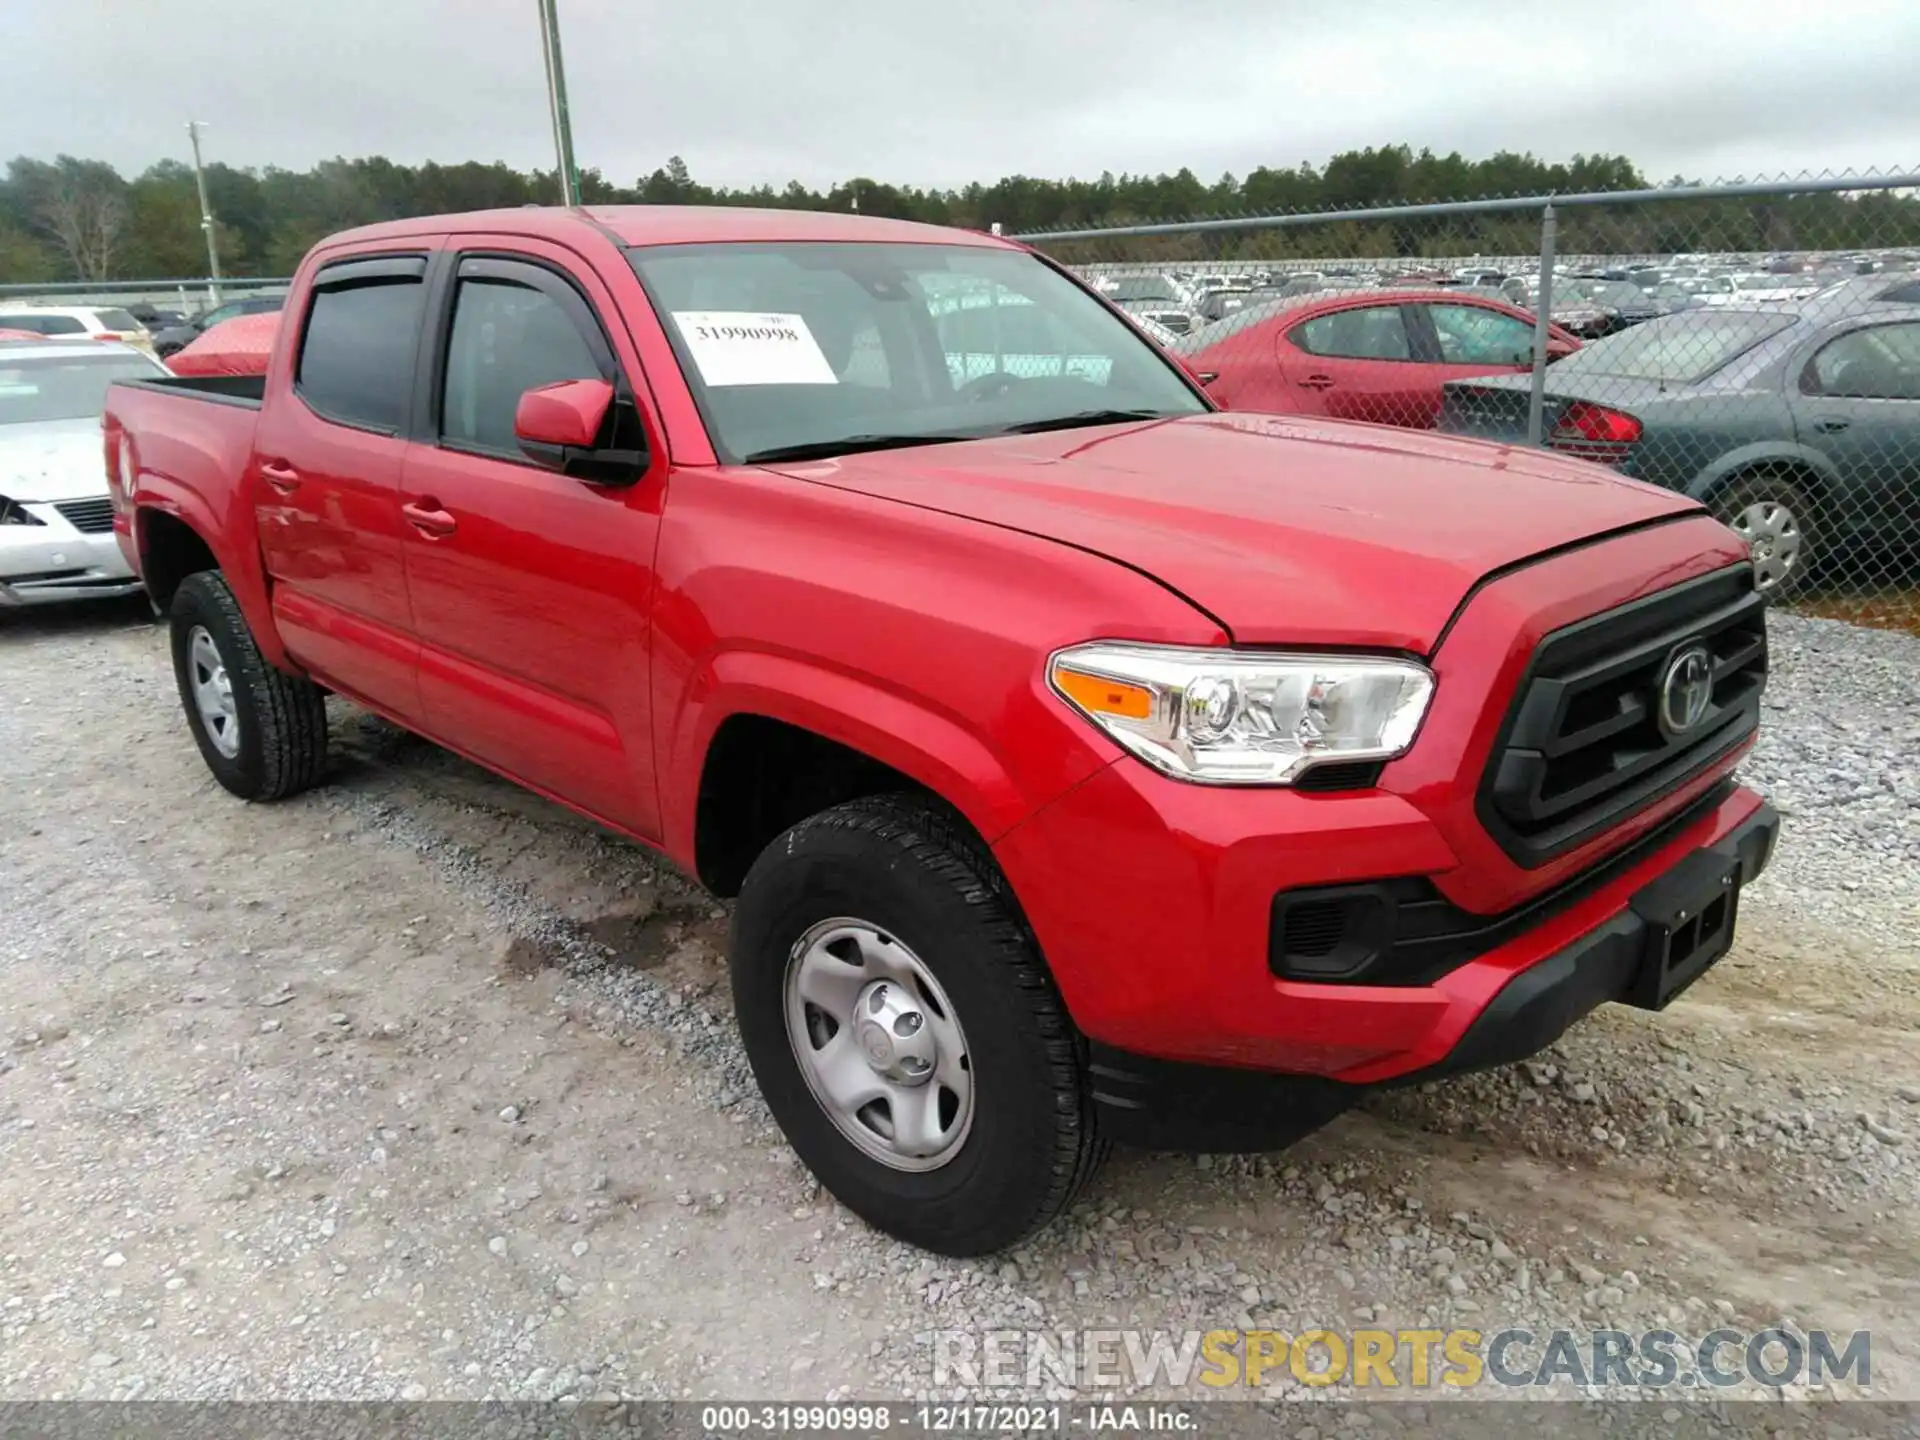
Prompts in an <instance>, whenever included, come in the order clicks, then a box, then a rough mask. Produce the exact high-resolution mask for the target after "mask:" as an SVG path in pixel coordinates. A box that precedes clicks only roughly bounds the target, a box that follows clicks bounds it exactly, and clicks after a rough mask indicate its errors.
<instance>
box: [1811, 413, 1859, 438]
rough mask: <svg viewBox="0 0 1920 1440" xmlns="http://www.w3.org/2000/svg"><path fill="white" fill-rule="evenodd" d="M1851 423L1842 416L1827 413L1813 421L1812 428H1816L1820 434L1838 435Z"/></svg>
mask: <svg viewBox="0 0 1920 1440" xmlns="http://www.w3.org/2000/svg"><path fill="white" fill-rule="evenodd" d="M1851 424H1853V422H1852V421H1851V420H1848V419H1846V418H1844V417H1843V416H1839V415H1828V416H1825V417H1823V418H1821V419H1819V420H1816V421H1814V422H1813V428H1814V429H1816V430H1818V431H1819V432H1820V433H1821V434H1822V435H1838V434H1839V433H1840V432H1841V431H1842V430H1844V429H1846V428H1847V427H1848V426H1849V425H1851Z"/></svg>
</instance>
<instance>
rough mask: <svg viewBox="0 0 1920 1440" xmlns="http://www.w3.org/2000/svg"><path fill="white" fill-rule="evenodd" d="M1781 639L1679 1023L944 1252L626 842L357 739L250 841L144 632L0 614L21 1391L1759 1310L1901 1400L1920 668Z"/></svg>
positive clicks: (125, 1391) (548, 1386)
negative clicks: (1722, 903) (957, 1335)
mask: <svg viewBox="0 0 1920 1440" xmlns="http://www.w3.org/2000/svg"><path fill="white" fill-rule="evenodd" d="M1774 647H1775V666H1776V678H1775V681H1774V684H1773V688H1772V690H1771V691H1770V697H1769V703H1770V705H1771V706H1773V707H1774V708H1773V709H1772V711H1771V712H1770V714H1769V716H1768V720H1769V729H1768V732H1767V735H1766V738H1765V740H1764V741H1763V743H1762V746H1761V748H1760V750H1759V752H1758V753H1757V754H1756V756H1755V758H1754V760H1753V762H1752V764H1751V765H1750V767H1749V775H1750V778H1751V779H1753V780H1754V781H1755V782H1756V783H1758V784H1760V785H1761V786H1762V787H1763V788H1764V789H1765V790H1766V791H1767V792H1768V794H1769V795H1770V796H1771V797H1772V798H1773V799H1774V801H1775V803H1777V804H1778V805H1779V806H1780V807H1781V808H1782V809H1783V810H1785V811H1786V812H1787V814H1788V817H1789V818H1788V830H1787V838H1786V840H1785V842H1784V843H1783V846H1782V850H1781V853H1780V856H1779V857H1778V860H1777V861H1776V864H1775V867H1774V869H1773V871H1772V872H1770V874H1769V875H1768V876H1767V877H1766V878H1765V879H1764V880H1763V881H1762V882H1761V883H1759V884H1758V885H1756V886H1754V887H1752V889H1751V891H1750V892H1749V893H1748V895H1747V896H1746V897H1745V901H1744V903H1745V914H1744V916H1743V931H1742V940H1741V944H1740V945H1739V947H1738V948H1737V949H1736V951H1735V953H1734V954H1733V955H1732V956H1730V957H1729V958H1728V959H1727V960H1726V961H1725V962H1723V963H1722V965H1721V966H1719V967H1717V968H1716V970H1715V971H1714V973H1713V974H1712V975H1710V976H1709V977H1707V979H1706V980H1704V981H1703V982H1701V984H1700V985H1698V986H1696V987H1695V988H1694V990H1693V991H1690V992H1689V994H1688V995H1687V996H1686V997H1685V998H1684V999H1683V1000H1682V1001H1680V1002H1679V1003H1678V1004H1676V1005H1675V1006H1674V1007H1673V1008H1672V1009H1671V1010H1669V1011H1668V1012H1666V1013H1665V1014H1662V1015H1659V1016H1648V1015H1643V1014H1641V1013H1639V1012H1634V1011H1628V1010H1623V1009H1619V1008H1618V1007H1610V1008H1609V1009H1608V1010H1606V1011H1603V1012H1602V1013H1600V1014H1598V1015H1596V1016H1595V1017H1593V1018H1592V1019H1591V1020H1590V1021H1589V1022H1588V1023H1587V1024H1585V1025H1583V1026H1581V1027H1580V1028H1578V1029H1577V1030H1576V1031H1574V1032H1573V1033H1572V1034H1570V1035H1569V1036H1568V1037H1566V1038H1565V1039H1564V1040H1563V1041H1562V1042H1561V1044H1559V1045H1558V1046H1556V1047H1554V1048H1553V1050H1551V1051H1549V1052H1548V1053H1547V1054H1545V1055H1543V1056H1541V1057H1539V1058H1538V1059H1537V1060H1536V1061H1534V1062H1531V1063H1529V1064H1527V1065H1524V1066H1520V1067H1515V1068H1513V1069H1510V1070H1507V1071H1502V1072H1495V1073H1492V1074H1487V1075H1480V1076H1471V1077H1465V1078H1462V1079H1459V1080H1455V1081H1452V1082H1448V1083H1445V1084H1439V1085H1433V1086H1429V1087H1424V1088H1422V1089H1419V1090H1415V1091H1407V1092H1398V1093H1393V1094H1387V1095H1382V1096H1379V1097H1377V1098H1375V1099H1373V1100H1370V1101H1369V1102H1368V1103H1367V1104H1366V1105H1365V1106H1364V1107H1362V1109H1361V1110H1360V1111H1358V1112H1356V1113H1354V1114H1352V1115H1350V1116H1348V1117H1345V1118H1343V1119H1342V1120H1341V1121H1339V1122H1337V1123H1336V1124H1335V1125H1333V1126H1331V1127H1329V1128H1328V1129H1327V1130H1326V1131H1324V1132H1322V1133H1321V1134H1320V1135H1317V1136H1315V1137H1313V1138H1312V1139H1310V1140H1308V1141H1306V1142H1304V1143H1303V1144H1301V1145H1300V1146H1297V1147H1296V1148H1295V1149H1294V1150H1292V1151H1290V1152H1287V1153H1285V1154H1282V1155H1276V1156H1268V1157H1239V1156H1231V1157H1215V1156H1201V1157H1171V1156H1147V1155H1137V1154H1123V1155H1121V1156H1119V1157H1117V1158H1116V1160H1115V1161H1114V1162H1113V1163H1112V1164H1111V1165H1110V1166H1109V1168H1108V1169H1107V1170H1106V1171H1105V1172H1104V1173H1103V1175H1102V1177H1101V1179H1100V1180H1099V1181H1098V1182H1097V1183H1096V1184H1095V1185H1094V1187H1093V1188H1092V1189H1091V1191H1090V1192H1089V1194H1088V1195H1087V1197H1086V1198H1085V1199H1084V1200H1083V1202H1082V1203H1081V1204H1080V1206H1079V1207H1078V1208H1077V1209H1076V1210H1075V1212H1074V1213H1073V1214H1072V1215H1071V1216H1070V1217H1069V1218H1068V1220H1067V1221H1066V1222H1065V1223H1063V1224H1061V1225H1059V1226H1056V1227H1055V1228H1054V1229H1052V1230H1050V1231H1049V1232H1047V1233H1046V1234H1045V1235H1043V1236H1041V1237H1039V1238H1038V1239H1037V1240H1035V1241H1034V1242H1032V1243H1031V1244H1029V1245H1027V1246H1025V1247H1023V1248H1022V1249H1021V1250H1019V1251H1017V1252H1015V1253H1012V1254H1010V1255H1007V1256H1002V1257H997V1258H995V1259H994V1260H991V1261H986V1262H980V1263H957V1262H950V1261H945V1260H941V1259H938V1258H935V1257H929V1256H926V1255H924V1254H922V1253H919V1252H916V1251H913V1250H910V1249H908V1248H907V1247H904V1246H901V1245H899V1244H896V1243H895V1242H893V1241H891V1240H888V1239H885V1238H884V1237H881V1236H878V1235H876V1234H874V1233H873V1232H871V1231H869V1230H868V1229H867V1228H866V1227H865V1226H864V1225H862V1224H861V1223H860V1222H858V1221H857V1220H854V1219H853V1218H852V1217H851V1216H849V1215H848V1214H847V1213H846V1212H845V1211H843V1210H841V1209H840V1208H839V1207H838V1206H837V1205H836V1204H835V1203H834V1202H832V1201H831V1199H830V1198H828V1197H825V1196H823V1195H822V1194H821V1193H820V1192H819V1190H818V1187H817V1186H816V1185H815V1184H814V1183H813V1182H812V1180H811V1178H810V1177H809V1176H808V1175H806V1174H805V1172H804V1171H803V1170H801V1169H800V1168H799V1167H798V1165H797V1164H796V1162H795V1160H794V1157H793V1155H792V1152H791V1151H790V1150H789V1149H788V1148H787V1146H786V1145H785V1144H784V1142H783V1141H782V1140H781V1139H780V1137H779V1135H778V1134H777V1132H776V1131H775V1130H774V1129H773V1127H772V1125H771V1123H770V1120H769V1118H768V1116H767V1114H766V1112H765V1109H764V1107H763V1106H762V1104H761V1103H760V1101H759V1099H758V1096H757V1094H756V1093H755V1091H754V1088H753V1085H752V1083H751V1078H750V1076H749V1075H748V1074H747V1071H746V1067H745V1063H744V1060H743V1057H742V1056H741V1053H740V1048H739V1042H738V1037H737V1035H736V1033H735V1031H734V1029H733V1025H732V1021H731V1017H730V1015H729V1014H728V1006H727V999H726V994H725V987H724V969H723V966H722V963H721V958H720V957H721V953H722V950H721V947H722V944H723V937H724V932H725V912H724V910H723V909H722V908H720V907H717V906H715V905H714V904H713V903H712V902H711V901H710V900H708V899H706V898H705V897H704V896H702V895H700V894H699V893H697V892H696V891H694V890H692V889H691V888H690V887H689V886H688V885H687V884H686V883H685V882H684V881H682V880H680V879H679V878H678V877H676V876H674V875H673V874H671V873H669V872H667V871H665V870H664V869H663V868H661V867H658V866H656V865H655V864H654V863H653V862H652V861H650V860H649V859H648V858H647V857H646V856H645V855H644V854H643V853H642V852H640V851H638V850H636V849H635V848H634V847H632V846H630V845H627V844H625V843H624V842H621V841H619V840H616V839H613V838H611V837H608V836H606V835H604V834H602V833H600V832H598V831H596V830H594V829H592V828H591V827H589V826H586V825H584V824H582V823H581V822H579V821H577V820H576V819H574V818H573V817H571V816H569V815H567V814H565V813H563V812H561V811H559V810H557V809H555V808H554V807H551V806H548V805H545V804H544V803H542V802H539V801H537V800H535V799H532V798H531V797H528V796H525V795H523V794H521V793H519V792H517V791H515V790H513V789H512V788H510V787H508V786H505V785H503V784H501V783H500V782H498V781H495V780H493V779H492V778H491V777H488V776H486V775H484V774H482V773H481V772H479V771H477V770H475V769H473V768H472V767H469V766H467V765H464V764H463V763H461V762H459V761H457V760H454V759H453V758H451V757H449V756H447V755H445V754H443V753H442V752H439V751H437V750H435V749H433V748H432V747H429V746H426V745H424V744H421V743H420V742H417V741H413V740H411V739H409V738H407V737H405V736H401V735H398V734H396V733H395V732H393V731H391V730H389V729H388V728H387V727H385V726H382V725H379V724H377V723H374V722H371V721H368V720H366V719H364V718H363V717H360V716H358V715H357V714H355V713H353V712H351V711H349V710H347V709H345V708H344V707H343V708H340V709H339V710H337V711H336V714H335V717H334V718H335V729H336V738H337V740H338V741H339V744H340V748H341V751H342V755H343V758H342V761H341V763H340V765H339V767H338V773H337V774H336V776H335V778H334V780H333V783H332V784H331V785H330V786H329V787H327V788H326V789H324V790H322V791H320V792H317V793H315V794H313V795H311V796H308V797H304V798H302V799H300V800H298V801H295V802H291V803H289V804H286V805H282V806H277V807H248V806H241V805H238V804H236V803H235V802H233V801H231V800H230V799H229V798H228V797H226V796H225V795H224V794H223V793H221V792H219V791H218V790H217V789H216V788H215V787H214V786H213V785H212V784H211V782H210V781H209V780H208V779H207V778H206V776H205V773H204V770H203V769H202V767H201V766H200V763H199V760H198V757H197V756H196V755H195V754H194V753H193V751H192V748H191V745H190V743H189V742H188V741H187V739H186V736H185V733H184V730H183V729H182V728H181V726H180V724H179V722H178V719H177V714H176V705H177V702H176V700H175V698H174V696H173V694H172V689H171V684H170V681H169V677H168V675H167V672H166V669H165V665H164V660H163V650H164V647H163V637H162V636H161V635H160V634H159V633H158V632H157V631H154V630H152V629H151V628H149V627H146V626H144V625H142V624H139V623H137V621H136V615H135V613H134V612H132V611H129V610H125V609H115V610H110V611H109V612H107V613H104V614H90V615H86V616H74V615H67V616H62V617H54V618H44V617H31V618H29V619H27V620H25V621H22V620H20V619H19V618H17V617H11V618H10V617H0V695H4V696H6V697H7V698H6V703H5V704H4V705H0V754H5V755H7V756H8V757H9V768H8V771H7V774H6V778H5V779H4V780H0V787H4V788H0V796H3V797H4V802H5V813H6V814H7V816H8V817H9V820H10V822H11V823H10V825H9V826H8V827H7V828H6V829H4V830H0V877H5V878H4V880H0V973H3V974H4V975H5V977H6V985H5V989H4V991H0V1213H5V1214H7V1215H8V1216H9V1220H8V1224H7V1227H6V1230H5V1232H4V1235H5V1238H4V1240H0V1245H4V1247H5V1251H4V1253H3V1254H0V1399H27V1398H52V1397H56V1396H58V1397H109V1396H111V1397H123V1398H124V1397H132V1396H140V1397H148V1398H155V1397H168V1398H172V1397H216V1396H218V1397H246V1398H311V1397H320V1396H328V1397H342V1398H347V1397H376V1398H425V1397H431V1398H479V1397H496V1398H522V1399H524V1398H538V1399H555V1398H566V1397H572V1398H574V1399H579V1400H590V1399H593V1398H594V1397H602V1398H605V1397H620V1396H635V1397H642V1398H646V1397H662V1396H679V1397H714V1396H738V1395H743V1394H748V1395H755V1396H793V1397H810V1398H816V1399H817V1398H819V1397H821V1396H823V1395H834V1396H843V1395H846V1396H898V1395H918V1394H926V1393H928V1392H929V1391H930V1389H931V1384H932V1380H931V1372H930V1365H929V1360H930V1354H929V1338H928V1337H929V1334H930V1332H932V1331H936V1330H945V1329H966V1330H973V1331H978V1330H982V1329H1001V1328H1008V1329H1023V1330H1045V1331H1052V1332H1058V1331H1061V1330H1063V1329H1076V1328H1113V1327H1138V1328H1141V1329H1144V1330H1147V1331H1167V1332H1181V1331H1185V1330H1188V1329H1209V1328H1218V1327H1222V1326H1229V1327H1230V1326H1243V1327H1251V1326H1255V1325H1271V1326H1273V1327H1275V1328H1279V1329H1282V1330H1287V1331H1298V1330H1300V1329H1304V1328H1309V1327H1328V1328H1335V1329H1338V1328H1342V1327H1352V1326H1361V1325H1375V1324H1377V1325H1384V1326H1388V1327H1405V1326H1413V1325H1427V1324H1437V1325H1440V1326H1442V1327H1445V1326H1447V1325H1452V1324H1464V1325H1470V1326H1474V1327H1477V1328H1483V1329H1487V1330H1492V1329H1497V1328H1500V1327H1502V1326H1505V1325H1509V1324H1517V1325H1525V1326H1528V1327H1530V1328H1533V1329H1535V1330H1536V1331H1544V1330H1546V1329H1550V1328H1552V1327H1553V1326H1555V1325H1567V1326H1598V1325H1618V1326H1620V1327H1621V1328H1626V1329H1636V1328H1645V1327H1648V1326H1651V1325H1655V1324H1667V1325H1670V1326H1671V1327H1672V1328H1674V1329H1676V1330H1678V1331H1681V1332H1682V1333H1687V1334H1699V1333H1703V1332H1704V1331H1705V1330H1708V1329H1711V1328H1713V1327H1714V1326H1716V1325H1719V1324H1723V1323H1724V1324H1732V1325H1740V1326H1746V1327H1750V1328H1757V1327H1758V1326H1760V1325H1763V1324H1772V1323H1782V1322H1784V1323H1787V1324H1789V1325H1791V1326H1793V1327H1798V1328H1802V1329H1805V1328H1814V1327H1819V1326H1826V1327H1830V1328H1835V1329H1851V1328H1855V1327H1872V1328H1874V1329H1875V1331H1876V1339H1875V1350H1874V1379H1875V1393H1876V1394H1880V1395H1887V1394H1895V1395H1903V1396H1906V1397H1909V1398H1920V1356H1916V1354H1915V1353H1914V1351H1913V1349H1912V1348H1911V1345H1912V1342H1911V1340H1910V1338H1909V1337H1907V1336H1905V1335H1903V1334H1902V1333H1901V1331H1902V1329H1903V1328H1905V1322H1909V1321H1910V1320H1911V1318H1912V1316H1914V1315H1915V1314H1920V1224H1917V1223H1916V1217H1915V1211H1914V1197H1915V1191H1916V1185H1915V1180H1916V1165H1917V1164H1920V1161H1917V1160H1916V1156H1920V1054H1917V1052H1916V1047H1915V1045H1914V1043H1913V1040H1914V1031H1915V1029H1916V1027H1917V1026H1920V943H1917V942H1916V940H1915V938H1914V937H1915V936H1916V934H1920V892H1917V887H1920V866H1916V865H1915V863H1914V861H1915V858H1916V848H1917V847H1920V768H1917V766H1916V758H1915V757H1916V754H1920V747H1917V746H1916V744H1915V742H1916V740H1917V739H1920V693H1917V692H1920V642H1916V641H1913V640H1910V639H1907V638H1905V637H1899V636H1892V635H1884V634H1879V633H1876V632H1870V631H1862V630H1857V629H1853V628H1850V627H1847V626H1844V625H1838V624H1833V623H1829V622H1819V621H1809V620H1800V619H1795V618H1793V617H1781V618H1779V619H1778V620H1777V621H1776V623H1775V627H1774ZM1040 1388H1042V1389H1043V1390H1044V1389H1045V1388H1047V1387H1046V1386H1044V1385H1043V1386H1041V1387H1040ZM1056 1388H1057V1387H1056ZM1255 1393H1258V1394H1261V1395H1262V1398H1266V1399H1271V1400H1282V1401H1288V1402H1293V1401H1301V1402H1306V1401H1309V1400H1314V1399H1324V1398H1327V1396H1328V1393H1329V1392H1325V1391H1311V1392H1310V1391H1308V1390H1307V1389H1306V1388H1305V1387H1303V1386H1300V1385H1298V1384H1297V1383H1295V1382H1294V1381H1293V1380H1292V1379H1291V1378H1290V1377H1288V1378H1284V1379H1280V1380H1276V1381H1273V1382H1272V1383H1271V1384H1269V1385H1267V1386H1265V1387H1263V1389H1262V1391H1261V1392H1255ZM1332 1393H1335V1394H1337V1393H1338V1392H1337V1391H1336V1392H1332Z"/></svg>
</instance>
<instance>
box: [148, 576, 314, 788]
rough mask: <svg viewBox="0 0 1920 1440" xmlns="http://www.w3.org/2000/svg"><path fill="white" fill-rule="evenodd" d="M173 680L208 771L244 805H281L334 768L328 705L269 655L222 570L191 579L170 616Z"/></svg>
mask: <svg viewBox="0 0 1920 1440" xmlns="http://www.w3.org/2000/svg"><path fill="white" fill-rule="evenodd" d="M167 618H168V624H169V627H170V629H171V631H172V638H173V673H174V677H175V679H176V680H178V682H179V685H180V703H181V705H182V706H183V707H184V708H185V710H186V712H187V728H188V729H190V730H191V731H192V732H193V738H194V743H195V744H197V745H198V746H199V747H200V756H201V758H202V759H204V760H205V761H206V762H207V769H209V770H211V771H212V772H213V778H214V779H216V780H218V781H219V782H220V783H221V785H223V786H225V787H226V788H227V789H228V790H230V791H232V792H233V793H234V794H235V795H238V796H239V797H240V798H241V799H242V800H280V799H284V798H285V797H286V796H288V795H295V794H298V793H299V792H300V791H302V790H305V789H307V788H308V787H309V786H311V785H313V784H314V783H316V782H317V781H318V780H319V778H320V775H321V773H322V772H323V771H324V770H325V769H326V764H327V701H326V695H325V693H324V692H323V691H322V690H321V689H320V687H319V686H317V685H315V684H314V683H313V682H312V681H310V680H306V679H302V678H301V677H299V676H297V675H288V674H286V673H285V672H284V671H280V670H276V669H275V668H274V667H273V666H272V665H270V664H269V663H268V662H267V659H266V657H265V656H264V655H262V654H261V653H260V647H259V646H258V645H256V644H255V643H254V639H253V632H252V631H251V630H249V629H248V628H247V621H246V617H245V616H244V615H242V614H241V613H240V602H239V601H238V600H236V599H234V596H233V591H232V590H231V589H229V588H228V586H227V582H226V581H225V580H224V579H222V578H221V576H220V573H219V572H218V571H214V570H207V571H202V572H201V573H200V574H197V575H189V576H188V577H187V578H186V579H185V580H183V581H182V582H181V584H180V588H179V590H178V591H176V592H175V594H174V597H173V605H172V607H171V609H170V610H169V611H168V617H167Z"/></svg>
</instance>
